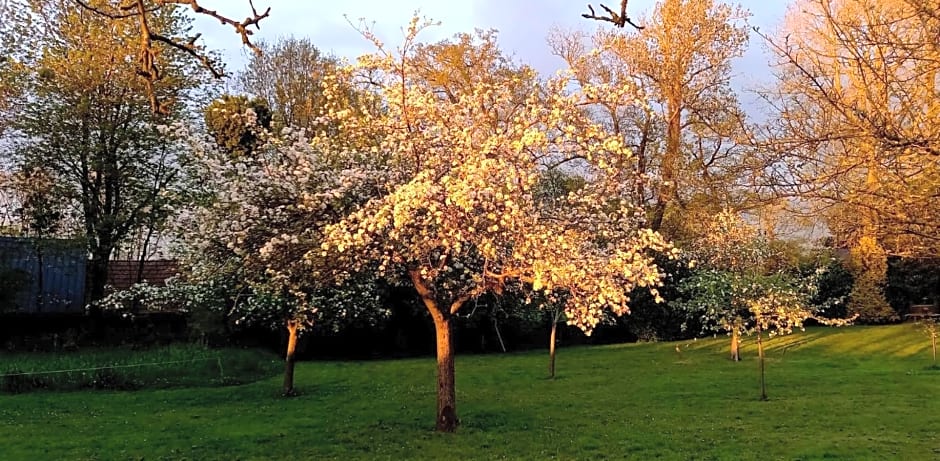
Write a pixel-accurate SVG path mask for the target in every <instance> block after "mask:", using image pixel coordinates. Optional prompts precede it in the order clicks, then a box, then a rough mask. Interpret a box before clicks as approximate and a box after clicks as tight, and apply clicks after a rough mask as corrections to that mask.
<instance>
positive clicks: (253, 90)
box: [235, 37, 340, 130]
mask: <svg viewBox="0 0 940 461" xmlns="http://www.w3.org/2000/svg"><path fill="white" fill-rule="evenodd" d="M257 47H258V49H259V50H260V51H261V53H260V54H254V55H252V56H251V57H250V59H249V61H248V64H247V65H246V66H245V68H244V69H243V70H241V71H239V72H238V73H237V74H236V77H235V84H236V87H237V88H238V90H239V91H243V92H245V93H247V94H250V95H252V96H253V97H255V98H258V99H259V100H261V101H264V102H265V103H266V104H267V106H268V107H269V108H270V109H271V111H272V113H273V117H274V126H275V129H276V130H277V129H278V128H281V127H285V126H287V127H292V128H296V129H300V128H305V129H307V130H315V129H317V128H318V127H319V125H320V122H319V121H318V118H319V116H320V115H321V114H322V108H323V106H325V105H326V104H327V101H326V99H325V95H324V93H323V91H324V88H323V85H324V79H325V78H327V76H329V75H331V74H333V73H334V72H335V71H336V69H337V68H338V67H339V66H340V63H339V61H338V60H337V59H335V58H333V57H331V56H328V55H324V54H323V53H322V52H321V51H320V50H319V49H318V48H317V47H316V45H314V44H313V42H311V41H310V39H308V38H296V37H285V38H279V39H277V40H275V41H273V42H258V44H257Z"/></svg>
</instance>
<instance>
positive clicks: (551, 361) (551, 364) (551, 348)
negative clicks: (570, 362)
mask: <svg viewBox="0 0 940 461" xmlns="http://www.w3.org/2000/svg"><path fill="white" fill-rule="evenodd" d="M556 331H558V322H557V321H555V320H554V319H552V334H551V336H550V339H549V340H548V377H549V378H552V379H555V332H556Z"/></svg>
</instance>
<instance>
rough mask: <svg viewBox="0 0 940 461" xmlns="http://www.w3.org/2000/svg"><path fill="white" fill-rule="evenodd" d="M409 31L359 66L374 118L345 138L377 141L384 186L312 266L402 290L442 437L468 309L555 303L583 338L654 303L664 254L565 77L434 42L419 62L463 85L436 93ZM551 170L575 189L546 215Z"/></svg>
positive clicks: (614, 150)
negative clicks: (371, 135)
mask: <svg viewBox="0 0 940 461" xmlns="http://www.w3.org/2000/svg"><path fill="white" fill-rule="evenodd" d="M421 28H422V24H421V23H420V21H419V20H418V19H415V20H414V21H413V22H412V23H411V25H410V26H409V28H408V33H407V36H406V40H405V42H404V44H403V45H402V46H401V47H400V48H399V50H398V51H397V52H390V51H388V50H385V49H384V48H382V47H381V46H379V53H377V54H375V55H373V56H368V57H364V58H362V59H360V63H361V64H360V65H361V66H363V67H362V68H361V69H362V71H363V72H367V73H368V75H369V76H370V77H371V80H370V81H372V82H373V83H374V85H375V88H376V92H377V94H378V95H379V97H381V98H382V103H383V107H385V112H384V113H383V114H382V116H381V117H379V118H375V119H372V120H366V121H364V122H359V123H358V124H357V125H356V126H358V127H361V128H368V129H370V130H379V131H380V133H381V135H380V136H379V139H381V144H380V145H379V146H378V151H379V152H384V153H387V155H388V156H389V162H388V165H389V173H388V177H387V180H386V188H385V189H384V191H383V194H382V195H381V196H379V197H378V198H376V199H373V200H370V201H369V202H367V203H366V204H365V206H363V207H362V208H361V209H359V210H357V211H355V212H353V213H352V214H350V215H348V216H347V217H345V218H344V219H343V220H341V221H340V222H339V223H337V224H336V225H332V226H329V227H328V228H327V229H326V231H325V233H324V237H325V241H324V243H323V245H322V250H321V251H318V252H315V253H314V254H312V255H311V256H317V257H326V258H331V259H332V260H335V261H337V262H338V263H339V267H343V268H344V269H343V270H342V271H341V272H343V271H349V272H352V273H357V272H362V271H367V272H369V273H373V274H375V275H376V276H379V277H382V278H385V279H388V280H392V281H399V282H404V283H410V284H411V285H412V286H413V287H414V288H415V290H416V292H417V293H418V295H419V296H420V298H421V300H422V302H423V304H424V306H425V307H426V308H427V310H428V312H429V313H430V315H431V317H432V319H433V321H434V325H435V331H436V338H437V359H438V386H437V388H438V399H437V400H438V405H437V429H438V430H439V431H446V432H451V431H454V430H455V429H456V427H457V424H458V421H457V412H456V398H455V397H456V395H455V381H454V348H453V344H454V343H453V341H454V338H453V320H454V318H455V316H456V315H457V314H458V313H459V312H460V311H461V309H462V308H464V307H465V306H466V305H467V304H468V301H470V300H472V299H474V298H476V297H478V296H481V295H483V294H485V293H500V292H501V291H502V290H504V289H505V288H506V287H507V286H510V285H514V284H521V285H522V287H523V288H524V289H528V290H532V291H534V292H538V293H542V294H545V295H546V296H548V297H549V299H561V295H562V294H564V295H565V296H564V300H565V313H566V316H567V321H568V323H569V324H571V325H575V326H578V327H580V328H582V329H584V330H585V331H587V332H590V331H591V329H592V328H593V327H594V326H595V325H596V324H597V323H598V322H599V321H600V320H601V318H602V317H603V315H604V314H603V312H604V310H605V309H607V308H610V309H611V310H612V311H613V312H614V313H615V314H624V313H626V312H628V310H629V308H628V302H629V298H628V296H627V294H626V293H627V292H629V290H630V289H632V288H633V287H635V286H642V287H649V288H650V289H651V290H652V291H653V292H654V293H655V290H656V288H655V287H656V286H658V285H659V283H660V278H661V273H660V271H659V269H658V268H657V267H656V266H655V264H653V262H652V257H653V256H652V253H653V252H656V251H666V252H669V251H670V246H669V245H668V244H666V243H665V242H664V241H663V239H662V238H661V237H660V236H659V235H658V234H656V233H655V232H653V231H650V230H649V229H646V228H645V227H644V226H643V221H642V218H641V216H642V215H641V214H638V210H637V209H636V208H635V207H633V206H632V205H631V204H630V200H628V197H627V196H626V194H627V192H628V191H627V190H625V189H626V188H624V187H622V182H621V177H620V176H619V170H617V169H615V168H613V167H612V166H611V165H614V164H616V162H617V161H619V159H621V158H624V157H628V156H629V155H630V152H629V150H628V149H627V148H626V146H624V144H623V142H622V141H621V140H620V139H619V138H617V137H611V136H609V135H608V134H607V132H606V130H604V129H603V128H602V127H601V126H599V125H597V124H596V123H594V122H593V121H591V120H590V119H589V118H588V117H587V116H586V115H585V113H584V112H583V111H582V109H581V107H582V104H583V103H584V101H585V97H584V94H583V93H574V94H568V93H567V92H566V87H567V80H566V79H553V80H550V81H549V82H547V83H545V84H538V83H537V81H536V80H535V79H534V78H533V76H534V72H533V71H532V70H530V69H527V68H524V67H517V68H515V69H512V71H510V72H503V71H502V70H501V69H502V62H503V60H502V59H501V58H500V57H501V54H498V53H489V52H485V51H484V50H497V49H498V48H496V47H495V44H494V42H493V40H494V37H493V36H492V35H491V34H480V35H478V36H477V37H476V38H475V39H474V40H473V42H472V44H473V46H464V44H463V42H462V39H461V38H460V37H458V39H457V40H455V41H454V43H453V45H454V46H453V47H450V46H446V44H442V45H444V46H442V47H441V48H440V49H441V51H443V52H444V53H440V54H434V55H433V56H432V57H434V58H435V59H436V58H438V57H440V58H443V57H445V56H456V57H459V58H461V59H459V60H454V61H453V62H456V63H460V64H462V68H463V69H465V72H466V74H465V75H463V76H462V78H463V79H464V80H463V81H467V82H470V84H469V85H464V84H459V83H458V84H454V85H450V83H452V82H451V80H446V81H444V82H443V83H446V84H448V85H446V86H443V85H441V83H442V82H441V81H436V80H435V79H432V78H429V77H433V74H432V75H430V76H429V75H428V74H427V73H425V72H423V71H424V70H426V69H427V68H426V67H425V66H423V65H422V63H423V62H424V60H423V55H422V54H421V53H420V51H422V50H423V49H424V48H423V47H421V46H419V45H417V44H416V42H415V40H416V39H415V36H416V34H417V32H418V30H420V29H421ZM365 33H366V35H367V36H370V33H369V31H367V30H366V31H365ZM451 53H452V54H451ZM457 82H460V80H457ZM447 91H450V94H448V93H447ZM585 91H589V90H587V89H585ZM333 115H334V116H338V117H342V115H343V114H333ZM559 163H561V164H565V163H568V164H574V163H577V164H578V168H579V171H581V172H583V177H584V178H585V185H584V186H583V187H582V188H580V189H579V190H578V191H577V192H576V193H571V194H568V195H567V196H566V197H564V199H563V200H560V201H559V203H558V206H557V207H552V208H547V207H545V206H544V204H543V203H540V202H539V201H538V199H537V193H536V191H537V185H538V182H539V180H540V177H541V174H540V173H541V171H543V170H544V169H545V167H546V165H548V164H553V165H555V164H559ZM340 275H342V274H340Z"/></svg>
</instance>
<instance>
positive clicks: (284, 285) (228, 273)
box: [177, 75, 386, 395]
mask: <svg viewBox="0 0 940 461" xmlns="http://www.w3.org/2000/svg"><path fill="white" fill-rule="evenodd" d="M330 78H331V79H335V78H342V76H340V75H334V76H331V77H330ZM346 94H347V95H348V92H347V93H346ZM363 98H365V96H363ZM332 100H333V102H332V103H330V104H328V105H326V106H325V107H323V108H322V110H324V111H330V110H332V111H340V110H345V109H346V108H348V106H349V100H348V99H345V100H344V99H343V98H339V97H337V98H332ZM228 115H229V116H231V117H232V120H236V121H239V122H240V123H242V125H243V127H244V130H245V131H246V132H250V133H247V134H248V135H244V134H240V133H238V129H237V126H234V125H232V124H231V123H230V124H228V125H227V129H228V132H227V133H226V135H225V136H226V139H243V138H251V139H253V141H252V142H251V143H249V144H244V145H243V146H242V148H240V149H236V150H233V149H231V147H230V146H220V145H219V144H218V143H214V142H212V141H209V140H208V139H207V138H206V137H205V136H201V135H190V136H188V138H189V139H190V141H191V142H190V148H191V152H190V158H189V159H188V160H189V165H188V173H189V175H188V176H189V178H190V180H191V184H190V187H191V189H190V190H189V191H188V193H189V194H190V195H192V197H193V199H194V206H191V207H189V208H188V209H186V210H183V212H182V213H181V215H180V218H179V220H178V222H177V228H178V229H180V230H181V239H180V240H181V242H182V244H181V245H180V247H179V248H178V250H179V253H180V254H181V256H182V259H183V261H184V262H185V267H186V268H187V271H188V274H187V275H188V277H189V280H190V283H194V284H206V283H214V282H215V281H218V280H223V281H224V282H225V283H227V284H228V285H229V286H228V292H229V298H230V299H229V302H228V303H227V304H228V309H229V317H232V318H234V320H235V322H236V323H253V324H263V325H271V324H278V323H279V324H280V325H282V326H283V327H284V328H285V330H286V331H287V338H288V339H287V348H286V353H285V362H286V365H285V377H284V393H285V394H286V395H290V394H292V393H293V392H294V384H293V372H294V352H295V347H296V344H297V338H298V334H299V333H300V332H301V331H303V329H304V328H305V327H308V326H310V325H311V324H313V323H314V322H316V323H320V324H323V323H331V324H332V326H333V327H334V328H338V327H339V325H341V324H342V323H343V322H344V321H346V320H348V319H350V318H359V317H368V318H370V319H375V318H376V317H379V316H381V315H382V314H383V313H384V312H386V311H385V310H383V309H381V308H380V307H379V298H378V297H377V292H376V285H375V283H374V279H370V278H368V277H355V278H344V280H343V281H344V282H346V283H345V284H344V285H343V286H334V283H333V282H334V280H335V278H329V277H327V276H326V275H321V276H320V277H314V276H313V271H314V267H316V268H320V269H323V268H333V266H332V265H331V262H330V261H329V260H327V259H316V258H310V257H306V255H308V253H310V250H311V249H313V248H319V246H320V244H321V240H322V238H323V237H322V232H323V229H324V227H325V226H326V225H328V224H330V223H335V222H337V221H338V220H339V219H340V218H342V217H343V216H345V215H346V214H347V213H348V212H350V211H352V210H355V209H357V208H358V207H360V206H361V205H362V204H363V203H364V202H365V201H366V200H367V199H368V198H369V197H371V196H374V195H375V194H376V193H377V189H378V188H379V187H380V184H379V182H378V181H381V178H382V175H381V174H377V173H374V172H373V173H369V174H367V173H366V172H364V171H363V170H362V168H365V167H367V166H368V165H370V163H369V162H367V161H364V160H363V159H364V158H365V157H363V156H358V157H355V158H353V157H354V156H352V155H348V156H338V157H329V158H328V157H326V156H324V155H322V151H319V150H316V149H314V148H313V147H312V145H311V142H310V140H309V139H308V138H307V136H306V134H305V133H304V132H303V131H290V130H285V131H284V132H283V133H281V134H279V135H277V136H274V135H272V134H271V133H268V132H266V131H265V130H264V128H263V127H262V126H260V125H259V124H258V123H257V122H256V120H257V119H256V117H255V115H256V114H255V113H254V111H253V110H252V109H251V108H246V109H244V111H243V112H238V113H231V114H228ZM213 116H214V117H215V118H217V119H218V118H222V117H225V116H226V114H224V113H213ZM217 125H219V123H217ZM216 135H218V133H216ZM216 138H218V136H216ZM216 141H218V139H216ZM361 141H362V140H361V139H358V138H356V136H355V135H349V136H337V137H336V138H335V139H334V141H333V144H332V145H333V147H334V148H335V149H336V150H341V151H343V152H366V153H368V152H370V150H369V149H368V146H367V145H364V144H363V142H361ZM364 146H365V147H364ZM338 270H339V269H338V268H337V271H338ZM326 272H329V271H325V270H324V271H323V273H324V274H325V273H326Z"/></svg>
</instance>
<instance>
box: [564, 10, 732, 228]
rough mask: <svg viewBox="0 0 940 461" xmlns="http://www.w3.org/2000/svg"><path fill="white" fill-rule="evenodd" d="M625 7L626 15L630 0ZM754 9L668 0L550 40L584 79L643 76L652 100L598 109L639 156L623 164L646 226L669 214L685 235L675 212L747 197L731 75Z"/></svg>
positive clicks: (621, 81) (608, 83) (619, 80)
mask: <svg viewBox="0 0 940 461" xmlns="http://www.w3.org/2000/svg"><path fill="white" fill-rule="evenodd" d="M623 7H624V13H625V8H626V2H623ZM608 12H609V13H610V14H611V15H612V16H618V17H620V14H617V15H614V13H613V12H611V11H609V10H608ZM748 16H749V13H748V12H747V11H746V10H743V9H741V8H740V7H737V6H732V5H728V4H724V3H717V2H714V1H712V0H664V1H661V2H658V3H657V4H656V6H655V8H654V10H653V12H652V14H651V15H650V16H649V17H644V18H640V19H638V20H637V21H636V22H637V23H638V24H641V25H642V26H643V27H642V28H627V29H624V30H622V31H604V30H599V31H598V32H597V33H595V34H594V35H593V36H592V37H590V38H588V37H585V36H583V35H582V34H579V33H570V34H565V33H560V32H556V33H555V34H554V35H553V36H552V38H551V39H550V41H551V43H552V45H553V48H554V51H555V53H556V54H558V55H559V56H560V57H562V58H563V59H565V60H566V61H567V62H568V64H569V66H571V67H572V68H573V69H574V71H575V72H574V74H575V77H576V79H577V80H578V82H579V83H581V84H582V85H583V84H592V85H596V86H599V87H600V88H607V87H618V86H624V85H627V86H632V85H634V84H635V83H639V86H640V88H641V91H642V94H643V95H644V96H645V98H646V100H647V101H648V102H649V105H648V106H647V107H643V106H642V105H640V106H638V105H636V104H634V101H629V100H625V101H610V102H606V103H600V102H601V101H596V102H597V103H598V104H596V105H595V113H596V114H597V115H598V116H599V117H600V118H601V120H604V121H605V123H607V124H608V125H609V127H610V129H611V130H612V131H613V132H614V133H616V134H618V135H620V136H622V137H624V139H625V140H626V142H628V143H629V144H631V147H632V148H633V152H634V154H635V155H634V156H633V157H631V159H630V162H629V163H627V164H624V165H623V166H622V167H623V168H625V169H629V170H631V171H633V173H634V174H635V175H636V176H637V178H638V179H640V181H637V182H636V190H635V191H634V193H635V196H636V200H637V202H638V203H641V204H643V205H644V206H645V207H647V208H648V212H649V216H650V227H651V228H653V229H655V230H659V229H660V228H662V227H663V226H664V222H666V224H665V228H664V229H663V230H664V231H667V234H668V235H669V236H670V237H680V236H681V233H682V231H683V229H681V227H682V225H683V221H684V219H683V218H681V217H679V216H678V215H675V217H674V218H672V219H671V222H670V219H669V217H670V215H671V214H674V213H679V212H680V210H681V213H682V216H685V215H686V214H687V213H688V212H690V210H689V208H692V210H691V211H692V212H694V211H695V208H696V206H698V208H701V207H702V206H704V205H705V204H717V206H718V208H717V209H707V210H703V215H704V216H707V215H709V214H713V213H714V212H717V211H718V210H720V208H721V207H726V206H737V205H739V204H740V202H741V200H742V197H741V195H742V194H741V191H740V190H736V189H735V187H734V186H735V184H736V182H737V181H738V180H739V179H740V178H741V175H742V174H743V173H742V169H743V167H745V166H749V163H748V161H746V159H744V158H742V157H743V156H744V154H745V153H744V151H743V150H742V149H741V144H740V142H741V140H742V139H743V137H744V132H743V130H744V114H743V111H742V110H741V109H740V107H739V104H738V101H737V97H736V95H735V93H734V92H733V91H732V89H731V86H730V79H731V62H732V60H733V59H734V58H737V57H740V56H741V55H743V53H744V50H745V48H746V46H747V22H746V21H747V17H748ZM604 20H609V19H604ZM611 22H615V24H617V22H616V21H611ZM618 25H620V26H621V27H622V26H623V23H619V24H618ZM587 42H590V45H592V46H591V47H590V48H593V49H595V50H597V51H591V49H590V48H589V47H588V43H587ZM652 179H655V181H651V180H652ZM735 194H736V195H735Z"/></svg>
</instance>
